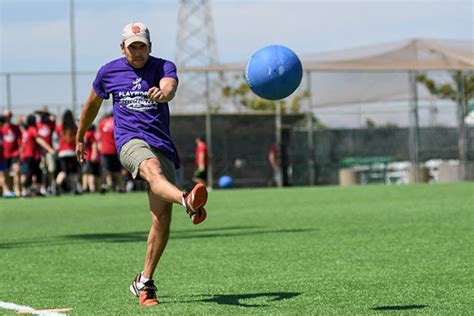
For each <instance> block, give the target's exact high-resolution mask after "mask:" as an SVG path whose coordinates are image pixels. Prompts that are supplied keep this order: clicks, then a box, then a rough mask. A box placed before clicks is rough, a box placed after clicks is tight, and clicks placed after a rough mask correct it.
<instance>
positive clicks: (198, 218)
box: [192, 207, 207, 225]
mask: <svg viewBox="0 0 474 316" xmlns="http://www.w3.org/2000/svg"><path fill="white" fill-rule="evenodd" d="M206 217H207V212H206V210H205V209H204V207H201V210H200V212H199V213H198V214H196V215H193V217H192V221H193V224H194V225H197V224H199V223H202V222H204V220H205V219H206Z"/></svg>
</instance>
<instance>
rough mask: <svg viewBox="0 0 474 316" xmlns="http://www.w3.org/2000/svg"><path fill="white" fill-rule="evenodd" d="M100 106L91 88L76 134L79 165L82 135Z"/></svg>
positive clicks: (82, 155)
mask: <svg viewBox="0 0 474 316" xmlns="http://www.w3.org/2000/svg"><path fill="white" fill-rule="evenodd" d="M101 105H102V98H101V97H99V96H98V95H97V94H96V93H95V91H94V88H92V90H91V93H90V95H89V98H88V99H87V101H86V104H85V105H84V108H83V109H82V112H81V120H80V121H79V127H78V129H77V134H76V156H77V160H78V161H79V163H81V164H82V163H83V162H84V135H85V133H86V131H87V129H88V128H89V127H90V126H91V125H92V123H93V122H94V119H95V118H96V116H97V113H98V112H99V109H100V106H101Z"/></svg>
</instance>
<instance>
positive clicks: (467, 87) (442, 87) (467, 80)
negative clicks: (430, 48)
mask: <svg viewBox="0 0 474 316" xmlns="http://www.w3.org/2000/svg"><path fill="white" fill-rule="evenodd" d="M451 77H452V79H453V83H454V86H453V84H449V83H445V84H437V83H436V82H435V81H434V80H433V79H431V78H429V77H428V76H427V75H426V74H421V75H418V76H417V77H416V79H417V80H418V82H421V83H423V84H424V85H425V87H426V88H427V89H428V91H429V92H430V93H431V94H433V95H436V96H437V97H439V98H441V99H450V100H453V101H454V102H457V101H458V100H459V87H460V85H461V80H462V72H461V71H453V72H452V73H451ZM472 98H474V74H472V73H471V74H464V100H466V101H468V100H470V99H472ZM465 105H467V102H466V104H465Z"/></svg>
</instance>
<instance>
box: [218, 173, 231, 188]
mask: <svg viewBox="0 0 474 316" xmlns="http://www.w3.org/2000/svg"><path fill="white" fill-rule="evenodd" d="M233 184H234V181H233V180H232V177H230V176H222V177H220V178H219V188H222V189H229V188H232V185H233Z"/></svg>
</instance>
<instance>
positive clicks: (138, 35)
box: [122, 22, 150, 47]
mask: <svg viewBox="0 0 474 316" xmlns="http://www.w3.org/2000/svg"><path fill="white" fill-rule="evenodd" d="M122 42H123V43H125V46H127V47H128V46H129V45H130V44H132V43H133V42H142V43H145V44H147V45H148V46H150V31H148V28H147V27H146V26H145V24H143V23H140V22H133V23H129V24H127V25H125V27H124V28H123V30H122Z"/></svg>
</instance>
